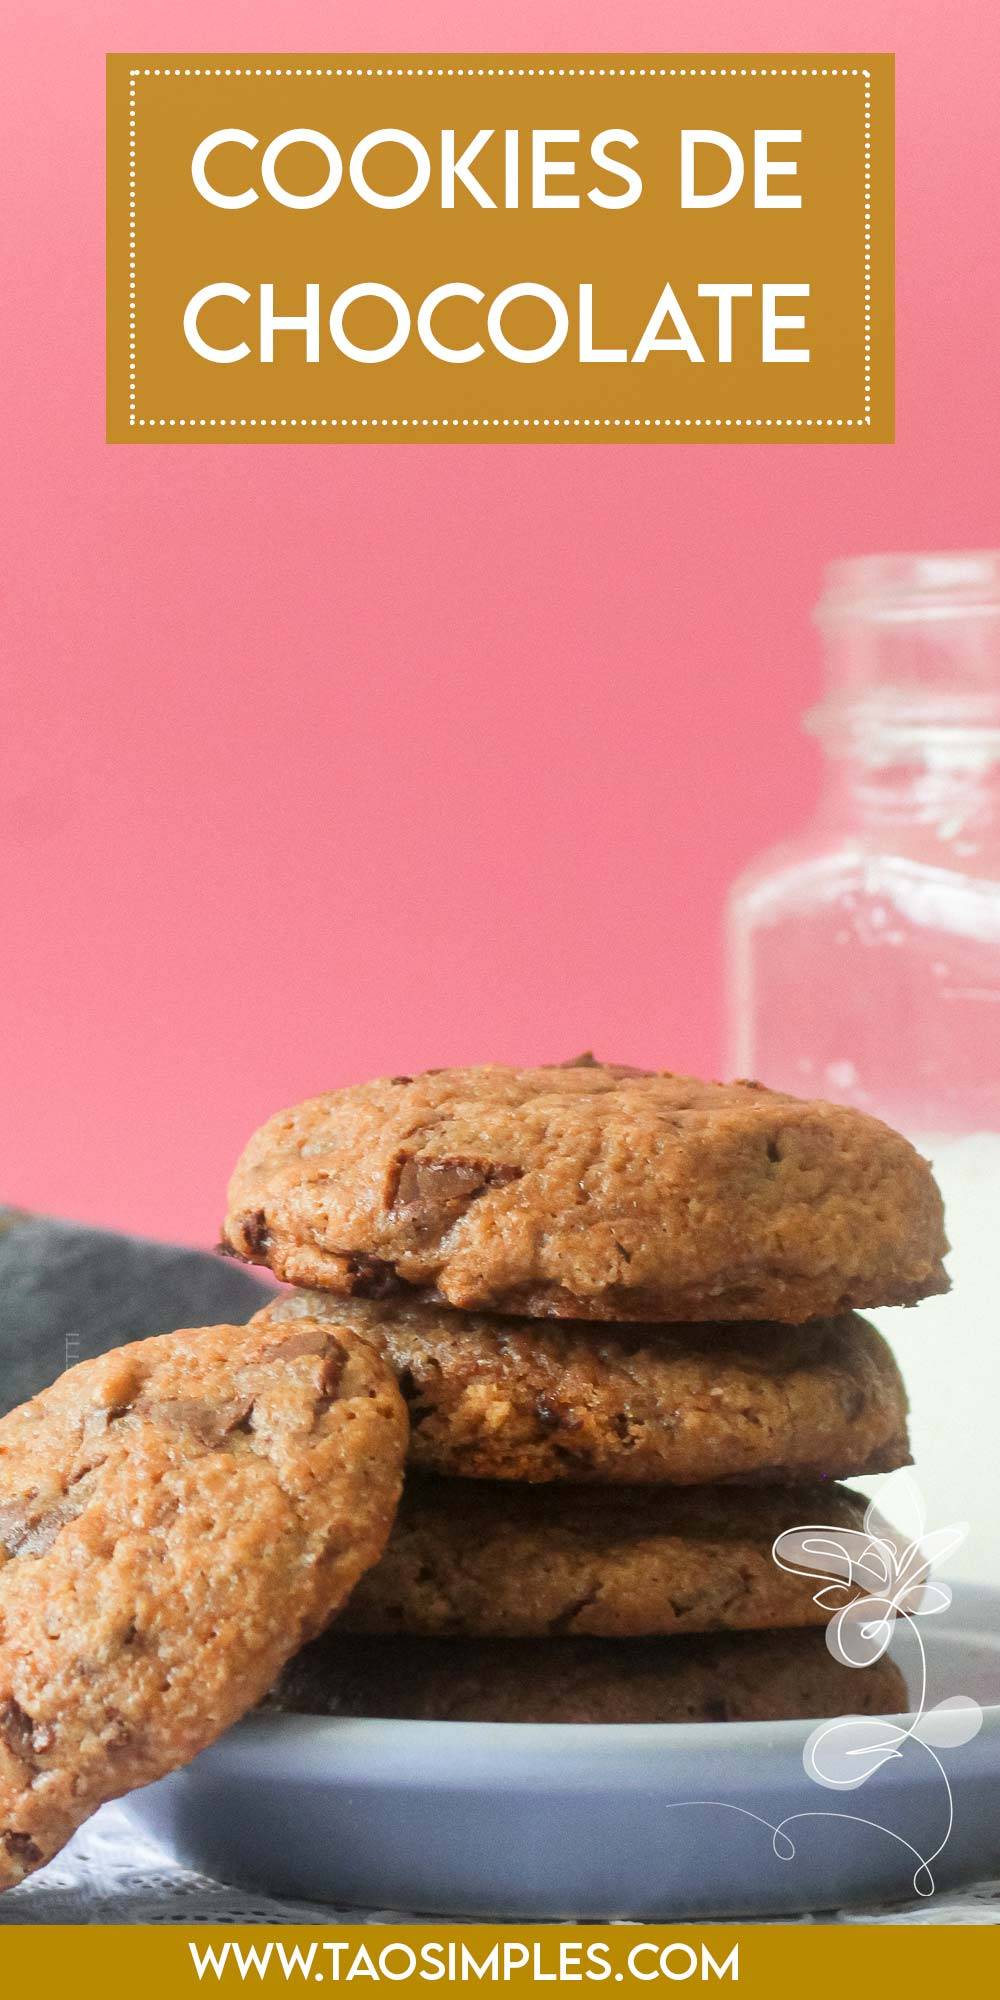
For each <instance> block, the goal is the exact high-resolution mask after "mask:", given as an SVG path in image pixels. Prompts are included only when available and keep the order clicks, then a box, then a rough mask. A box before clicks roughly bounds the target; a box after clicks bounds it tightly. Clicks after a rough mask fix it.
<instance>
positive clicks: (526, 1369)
mask: <svg viewBox="0 0 1000 2000" xmlns="http://www.w3.org/2000/svg"><path fill="white" fill-rule="evenodd" d="M301 1314H306V1315H308V1316H309V1317H312V1318H316V1319H325V1318H329V1319H331V1320H332V1321H334V1322H342V1323H346V1324H347V1325H350V1326H353V1327H356V1329H357V1331H358V1332H359V1333H360V1334H363V1335H364V1336H365V1338H366V1339H370V1340H372V1341H374V1342H375V1344H376V1345H377V1346H378V1347H379V1348H380V1350H381V1352H382V1353H383V1354H384V1355H385V1356H386V1359H387V1360H388V1361H389V1362H390V1363H391V1365H392V1367H393V1369H394V1370H395V1372H396V1375H397V1376H398V1379H399V1383H400V1387H401V1389H402V1391H403V1394H404V1396H405V1397H406V1400H407V1402H408V1404H409V1407H410V1424H411V1441H410V1457H411V1462H412V1463H413V1464H414V1465H416V1466H419V1467H421V1468H422V1469H423V1470H424V1471H427V1472H443V1473H448V1474H450V1475H452V1476H456V1475H457V1476H458V1477H460V1478H464V1479H511V1480H518V1481H527V1482H532V1483H533V1482H539V1481H550V1480H574V1481H577V1480H595V1481H600V1482H602V1483H605V1482H610V1483H611V1484H615V1485H626V1486H633V1485H645V1484H647V1483H649V1484H657V1483H661V1482H666V1483H669V1484H674V1485H680V1486H697V1485H712V1484H715V1483H717V1482H718V1481H719V1480H729V1479H734V1480H741V1481H761V1482H764V1481H772V1482H773V1481H778V1482H779V1483H780V1482H782V1481H785V1482H786V1483H787V1482H789V1481H792V1480H808V1479H813V1478H818V1477H825V1478H834V1479H836V1478H848V1477H850V1476H852V1475H854V1474H857V1473H867V1472H889V1471H891V1470H892V1469H893V1468H894V1467H896V1466H899V1465H908V1464H909V1462H910V1453H909V1445H908V1441H907V1434H906V1391H905V1389H904V1387H903V1383H902V1380H901V1377H900V1374H899V1370H898V1368H897V1366H896V1363H895V1361H894V1360H893V1357H892V1354H891V1352H890V1350H889V1348H888V1346H887V1344H886V1342H885V1341H884V1340H883V1339H882V1336H881V1334H878V1333H876V1331H875V1329H874V1327H872V1326H869V1324H868V1322H867V1321H866V1320H863V1319H858V1318H857V1317H856V1316H855V1315H853V1314H846V1315H844V1316H843V1317H842V1318H840V1319H837V1320H827V1321H823V1322H819V1323H814V1324H813V1325H811V1326H806V1327H783V1326H742V1327H741V1326H732V1325H730V1326H721V1327H708V1326H701V1325H698V1326H693V1327H691V1326H689V1327H647V1326H642V1325H640V1326H631V1327H626V1326H619V1327H614V1328H611V1327H595V1326H571V1325H568V1324H565V1323H564V1324H560V1325H559V1326H552V1325H543V1324H540V1323H539V1322H538V1320H523V1319H522V1320H516V1319H502V1318H500V1317H499V1316H497V1315H489V1314H486V1313H457V1312H449V1311H448V1309H447V1307H443V1306H422V1305H419V1304H417V1303H415V1302H413V1301H411V1300H407V1299H397V1298H394V1299H391V1300H376V1299H341V1298H337V1297H335V1296H333V1295H332V1294H331V1293H329V1292H326V1293H324V1292H310V1291H302V1292H289V1293H286V1294H284V1295H282V1296H281V1297H280V1298H278V1299H276V1300H275V1301H274V1303H273V1304H272V1305H270V1306H267V1307H265V1309H264V1311H263V1313H262V1314H258V1319H259V1320H261V1321H262V1322H264V1323H271V1324H280V1323H282V1322H284V1321H285V1320H288V1319H295V1318H297V1317H298V1316H299V1315H301Z"/></svg>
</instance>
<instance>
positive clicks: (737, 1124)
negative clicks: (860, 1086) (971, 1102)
mask: <svg viewBox="0 0 1000 2000" xmlns="http://www.w3.org/2000/svg"><path fill="white" fill-rule="evenodd" d="M225 1236H226V1240H227V1242H228V1244H229V1245H230V1247H231V1248H232V1249H233V1250H235V1251H236V1252H237V1253H238V1254H239V1255H240V1256H242V1257H246V1258H249V1259H250V1260H251V1261H253V1262H256V1263H263V1264H270V1266H271V1268H272V1270H274V1271H275V1272H276V1273H277V1275H278V1276H279V1277H281V1278H284V1279H286V1280H287V1281H288V1282H289V1283H291V1284H298V1285H313V1286H318V1287H320V1288H321V1289H324V1290H329V1291H333V1292H339V1293H355V1294H358V1293H363V1294H366V1295H368V1296H389V1295H390V1294H392V1293H394V1292H400V1291H403V1292H405V1291H406V1290H407V1289H410V1290H412V1289H416V1290H418V1291H421V1292H423V1293H425V1294H429V1295H433V1296H435V1297H437V1298H439V1299H441V1300H443V1301H445V1303H447V1304H448V1305H450V1306H458V1307H461V1308H463V1309H474V1308H479V1307H483V1308H486V1309H489V1310H493V1311H500V1312H509V1313H523V1314H527V1315H528V1316H530V1317H533V1318H534V1317H542V1318H549V1317H554V1318H568V1319H596V1320H604V1319H607V1320H680V1321H691V1320H732V1319H736V1320H747V1319H750V1320H784V1321H788V1322H798V1321H802V1320H805V1319H810V1318H814V1317H818V1316H821V1315H829V1314H834V1313H838V1312H841V1311H844V1310H845V1309H847V1308H848V1307H854V1306H859V1307H863V1306H874V1305H908V1304H913V1303H914V1302H915V1301H916V1300H918V1299H921V1298H923V1297H925V1296H926V1295H927V1294H928V1293H931V1292H938V1291H942V1290H945V1289H947V1279H946V1277H945V1274H944V1271H943V1269H942V1264H941V1259H942V1256H943V1255H944V1252H945V1249H946V1243H945V1238H944V1231H943V1223H942V1210H941V1201H940V1196H939V1195H938V1192H937V1188H936V1186H935V1184H934V1181H933V1178H932V1176H931V1173H930V1170H929V1168H928V1166H927V1163H926V1161H925V1160H923V1159H921V1157H920V1155H919V1154H918V1153H916V1152H915V1151H914V1149H913V1147H912V1146H911V1145H910V1144H909V1143H908V1141H907V1140H905V1139H903V1138H901V1137H900V1136H899V1134H898V1133H896V1132H893V1131H891V1130H890V1129H889V1127H888V1126H885V1125H882V1124H880V1123H879V1122H878V1121H877V1120H876V1119H874V1118H869V1117H866V1116H865V1115H864V1114H863V1113H861V1112H858V1111H853V1110H848V1109H845V1108H844V1107H842V1106H837V1105H832V1104H822V1103H818V1102H806V1101H803V1100H800V1099H798V1098H793V1097H787V1096H783V1095H781V1094H780V1093H777V1092H772V1091H768V1090H765V1089H763V1088H762V1087H761V1086H760V1085H758V1084H749V1083H733V1084H717V1083H701V1082H698V1081H697V1080H695V1079H692V1078H689V1077H679V1076H672V1075H669V1074H666V1073H658V1074H652V1073H649V1074H647V1073H644V1072H636V1071H634V1070H626V1069H622V1068H616V1067H614V1066H613V1065H604V1064H599V1063H593V1062H589V1063H587V1062H579V1063H577V1064H574V1065H569V1066H560V1065H555V1066H552V1067H549V1068H543V1069H521V1070H517V1069H505V1068H501V1067H499V1066H496V1065H494V1066H488V1067H485V1068H481V1069H455V1070H430V1071H427V1072H426V1073H425V1074H424V1075H422V1076H417V1077H395V1078H381V1079H379V1080H378V1081H376V1082H373V1083H366V1084H361V1085H358V1086H356V1087H354V1088H352V1089H347V1090H340V1091H334V1092H333V1093H331V1094H330V1095H328V1096H325V1097H317V1098H314V1099H312V1100H311V1101H310V1102H308V1103H305V1104H299V1105H296V1106H294V1107H293V1108H292V1109H291V1110H289V1111H283V1112H281V1113H279V1114H278V1116H277V1117H275V1118H272V1119H271V1120H270V1121H269V1122H268V1123H267V1124H266V1125H264V1126H263V1127H262V1128H261V1130H260V1131H259V1132H257V1133H256V1134H255V1135H254V1137H253V1138H252V1139H251V1140H250V1143H249V1145H248V1146H247V1147H246V1150H245V1152H244V1154H243V1157H242V1159H241V1160H240V1162H239V1164H238V1166H237V1168H236V1171H235V1174H234V1176H233V1180H232V1184H231V1187H230V1191H229V1213H228V1216H227V1220H226V1223H225Z"/></svg>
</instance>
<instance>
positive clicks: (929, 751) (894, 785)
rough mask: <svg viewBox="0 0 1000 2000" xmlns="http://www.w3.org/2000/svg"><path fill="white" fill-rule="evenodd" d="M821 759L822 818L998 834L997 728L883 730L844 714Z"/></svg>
mask: <svg viewBox="0 0 1000 2000" xmlns="http://www.w3.org/2000/svg"><path fill="white" fill-rule="evenodd" d="M814 727H816V729H817V734H819V735H820V736H821V737H824V738H825V739H826V740H825V741H824V748H825V750H826V752H827V764H826V773H825V784H824V787H823V791H822V794H821V799H820V814H821V817H822V818H823V819H824V820H825V821H827V822H832V821H836V822H838V823H841V824H842V823H843V822H844V821H845V820H846V821H850V822H853V823H854V824H856V825H860V826H862V827H868V828H872V829H876V828H883V829H884V828H887V827H892V826H897V827H902V826H911V827H926V828H928V829H933V830H936V831H937V832H939V833H940V834H942V836H944V835H948V836H956V837H957V836H960V835H961V833H962V832H963V831H971V830H973V829H979V830H982V829H984V828H985V827H986V826H987V825H995V826H996V827H997V828H998V829H1000V728H998V729H995V730H990V729H985V728H980V729H972V728H965V729H959V728H954V727H952V728H949V727H947V726H940V727H938V728H936V729H932V728H930V727H925V728H922V729H917V728H915V727H913V726H909V727H905V728H904V727H903V726H902V725H897V726H896V727H895V728H889V729H887V728H885V727H884V726H879V725H878V724H877V723H876V722H874V721H873V718H872V717H871V715H870V714H864V713H862V714H860V715H859V714H856V713H855V714H853V715H852V714H851V713H850V711H844V712H842V713H841V714H840V716H839V717H838V727H837V730H836V732H834V733H833V734H832V735H831V734H829V733H828V732H827V730H826V729H824V728H823V727H822V726H819V727H817V726H816V725H815V724H814Z"/></svg>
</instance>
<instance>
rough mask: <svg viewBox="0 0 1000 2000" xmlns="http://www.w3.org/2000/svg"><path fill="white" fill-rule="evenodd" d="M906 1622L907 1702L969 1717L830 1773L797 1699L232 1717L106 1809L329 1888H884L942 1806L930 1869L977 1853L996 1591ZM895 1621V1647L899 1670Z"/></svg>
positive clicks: (515, 1902)
mask: <svg viewBox="0 0 1000 2000" xmlns="http://www.w3.org/2000/svg"><path fill="white" fill-rule="evenodd" d="M921 1625H922V1636H924V1637H925V1639H926V1646H927V1657H928V1669H929V1677H930V1680H929V1692H928V1697H927V1700H928V1703H932V1702H934V1701H937V1700H939V1699H940V1698H942V1697H944V1696H952V1695H958V1694H961V1695H969V1696H973V1697H974V1698H975V1699H976V1700H978V1701H979V1702H980V1703H982V1704H983V1705H984V1707H985V1708H986V1714H985V1720H984V1723H983V1727H982V1729H981V1731H980V1733H979V1734H978V1735H977V1736H975V1737H974V1738H973V1739H972V1740H971V1741H970V1742H966V1743H964V1744H962V1745H961V1746H960V1747H958V1748H954V1749H941V1748H937V1749H935V1750H933V1751H932V1750H931V1749H929V1748H927V1747H925V1745H924V1744H922V1743H920V1742H916V1741H912V1740H911V1741H909V1742H908V1743H905V1744H904V1745H902V1747H901V1753H900V1754H899V1755H898V1756H894V1757H893V1758H892V1759H891V1760H890V1761H888V1762H886V1763H885V1764H883V1766H882V1767H881V1769H879V1770H878V1771H876V1772H875V1773H874V1774H873V1775H872V1776H871V1777H869V1778H868V1779H867V1780H866V1782H865V1783H864V1784H863V1785H862V1786H860V1787H859V1788H858V1789H854V1790H851V1791H848V1792H837V1791H831V1790H828V1789H825V1788H824V1787H821V1786H819V1785H817V1784H816V1783H814V1782H813V1781H812V1780H811V1779H810V1778H808V1777H807V1776H806V1774H805V1771H804V1769H803V1762H802V1752H803V1747H804V1745H805V1743H806V1740H807V1738H808V1737H809V1735H810V1734H811V1732H812V1730H813V1728H814V1727H815V1725H814V1724H811V1723H806V1722H803V1723H798V1722H783V1723H778V1724H770V1723H763V1722H756V1723H711V1724H697V1725H688V1724H684V1725H679V1724H675V1725H655V1726H644V1727H641V1728H640V1727H632V1726H630V1725H623V1724H618V1725H603V1724H602V1725H591V1726H588V1727H579V1726H569V1725H561V1724H560V1725H541V1724H519V1723H499V1724H495V1723H482V1722H452V1723H432V1722H364V1721H346V1720H345V1721H337V1720H333V1721H331V1720H326V1719H319V1718H317V1719H315V1720H312V1719H310V1718H309V1717H303V1716H271V1717H263V1716H255V1717H252V1718H251V1719H250V1720H249V1721H247V1722H244V1723H241V1724H240V1726H239V1727H238V1728H237V1729H234V1730H232V1731H231V1732H230V1733H229V1735H228V1736H226V1737H224V1738H223V1739H222V1741H221V1742H219V1743H217V1744H215V1745H213V1747H212V1748H211V1749H210V1750H206V1751H204V1752H203V1754H202V1755H201V1756H200V1757H198V1758H197V1759H196V1761H195V1762H194V1763H193V1764H192V1765H190V1766H189V1767H188V1769H187V1770H185V1771H178V1772H175V1773H174V1775H173V1776H172V1777H170V1778H165V1779H163V1780H161V1782H160V1783H159V1784H156V1785H153V1786H151V1787H150V1788H149V1789H148V1790H146V1791H143V1792H139V1793H135V1794H133V1796H132V1797H131V1799H130V1800H129V1801H128V1805H129V1810H130V1811H131V1812H132V1813H133V1814H134V1815H135V1817H136V1818H137V1819H139V1820H141V1822H142V1824H143V1825H144V1826H145V1827H146V1828H147V1829H148V1830H149V1831H150V1832H152V1833H153V1834H154V1835H155V1836H156V1837H157V1838H158V1839H159V1840H160V1842H161V1843H162V1844H163V1845H164V1846H165V1847H166V1848H167V1849H168V1850H169V1852H170V1853H172V1854H173V1855H174V1856H175V1857H176V1859H177V1860H178V1861H181V1862H183V1863H184V1864H185V1865H187V1866H188V1867H193V1868H196V1869H199V1870H200V1871H202V1872H203V1873H205V1874H208V1875H211V1876H213V1877H215V1878H216V1879H217V1880H219V1881H222V1882H226V1883H229V1884H233V1885H239V1886H243V1887H247V1888H251V1889H254V1890H257V1891H265V1892H269V1893H270V1894H272V1895H278V1896H284V1897H298V1898H303V1899H307V1900H309V1901H314V1902H315V1901H329V1902H331V1903H335V1904H339V1905H343V1904H356V1905H361V1906H365V1907H368V1908H377V1909H395V1910H408V1911H414V1912H420V1913H428V1914H430V1913H439V1914H452V1915H455V1916H463V1915H476V1916H486V1917H524V1918H529V1917H537V1918H547V1917H574V1918H579V1917H584V1918H587V1917H591V1918H597V1917H633V1918H647V1919H654V1918H666V1919H673V1918H682V1917H732V1916H750V1917H753V1916H765V1915H769V1914H777V1913H779V1912H782V1911H795V1910H806V1909H808V1910H813V1909H815V1910H821V1909H824V1908H827V1909H830V1908H835V1907H840V1906H843V1905H845V1904H851V1903H856V1904H861V1903H871V1902H883V1901H888V1900H895V1899H897V1898H898V1899H906V1898H910V1897H912V1896H913V1893H914V1888H913V1882H914V1874H915V1872H916V1871H917V1869H918V1866H919V1862H920V1859H921V1857H926V1856H930V1855H932V1854H934V1852H935V1850H937V1849H939V1848H940V1847H941V1843H942V1840H944V1838H945V1835H946V1834H947V1830H948V1823H949V1813H950V1809H951V1807H952V1806H953V1810H954V1824H953V1827H952V1830H951V1834H950V1837H949V1838H948V1839H947V1842H946V1844H945V1846H944V1847H943V1849H942V1851H941V1852H940V1853H939V1854H938V1855H937V1858H936V1859H935V1860H934V1861H933V1864H932V1872H933V1879H934V1882H935V1884H936V1886H937V1888H939V1889H943V1888H946V1887H954V1886H956V1885H957V1884H959V1883H962V1882H967V1881H974V1880H976V1879H977V1878H979V1877H982V1876H986V1875H988V1874H991V1873H995V1872H997V1871H998V1870H1000V1812H998V1811H997V1799H998V1797H1000V1705H997V1704H998V1703H1000V1591H994V1590H986V1589H977V1588H973V1587H971V1586H965V1587H962V1588H957V1587H956V1590H955V1600H954V1603H953V1605H952V1606H951V1609H950V1610H949V1611H948V1612H946V1613H945V1614H944V1615H943V1616H941V1617H937V1618H934V1619H926V1620H922V1621H921ZM910 1636H911V1635H910V1634H908V1633H906V1632H905V1631H904V1632H903V1633H902V1634H901V1635H900V1641H899V1642H898V1643H897V1644H896V1645H895V1646H894V1652H895V1654H896V1656H897V1658H898V1659H899V1661H900V1664H901V1665H902V1667H903V1669H904V1671H905V1672H906V1673H907V1677H908V1680H909V1681H910V1684H911V1686H912V1685H913V1684H914V1678H915V1676H914V1669H915V1658H914V1656H913V1649H912V1646H910V1647H908V1646H907V1644H906V1642H907V1640H908V1639H909V1638H910ZM796 1815H804V1817H801V1818H799V1817H795V1816H796ZM790 1819H791V1821H792V1823H791V1824H787V1828H786V1832H785V1833H784V1834H783V1835H782V1834H778V1835H776V1834H775V1831H774V1830H775V1829H776V1828H778V1827H780V1826H782V1823H787V1822H788V1821H789V1820H790ZM776 1847H777V1849H778V1850H779V1852H776V1851H775V1849H776ZM790 1849H793V1850H794V1851H789V1850H790ZM920 1886H921V1887H922V1888H926V1887H927V1881H926V1877H923V1878H921V1884H920Z"/></svg>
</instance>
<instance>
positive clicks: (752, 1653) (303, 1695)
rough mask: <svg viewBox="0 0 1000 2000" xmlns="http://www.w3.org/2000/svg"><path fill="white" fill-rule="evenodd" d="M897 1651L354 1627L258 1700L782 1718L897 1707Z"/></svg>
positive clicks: (424, 1709)
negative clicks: (355, 1631) (369, 1635)
mask: <svg viewBox="0 0 1000 2000" xmlns="http://www.w3.org/2000/svg"><path fill="white" fill-rule="evenodd" d="M906 1705H907V1695H906V1686H905V1683H904V1681H903V1677H902V1675H901V1673H900V1671H899V1668H898V1667H897V1666H896V1665H895V1663H894V1661H892V1660H890V1659H888V1658H885V1659H882V1660H879V1662H878V1664H877V1665H876V1666H874V1667H866V1668H864V1669H863V1670H856V1669H852V1668H850V1667H843V1666H841V1665H840V1663H839V1661H837V1660H835V1659H833V1658H832V1657H831V1655H830V1654H829V1653H828V1651H827V1648H826V1641H825V1639H824V1636H823V1634H822V1632H739V1633H731V1632H720V1633H714V1634H712V1635H710V1636H709V1637H705V1638H690V1639H364V1638H355V1637H352V1636H351V1635H350V1634H347V1633H342V1632H341V1631H340V1629H339V1627H335V1628H334V1629H333V1631H331V1632H327V1633H326V1634H325V1636H324V1637H323V1638H322V1639H320V1640H318V1641H317V1643H316V1644H315V1645H314V1646H307V1647H306V1649H305V1651H304V1652H302V1653H300V1654H299V1655H298V1657H297V1659H294V1660H292V1661H291V1662H290V1664H289V1665H288V1666H287V1667H286V1668H285V1671H284V1673H283V1675H282V1677H281V1679H280V1681H279V1682H278V1685H277V1687H276V1688H275V1689H274V1691H273V1693H272V1694H271V1695H270V1696H269V1698H268V1702H267V1708H268V1709H269V1710H273V1709H281V1710H286V1711H291V1712H294V1713H296V1714H305V1715H357V1716H383V1717H392V1716H395V1717H400V1718H404V1719H405V1718H413V1719H415V1720H417V1721H420V1722H591V1723H592V1722H632V1723H635V1722H782V1721H785V1720H794V1719H797V1718H800V1717H814V1716H824V1715H847V1714H849V1715H894V1714H898V1713H899V1712H900V1711H902V1710H905V1708H906Z"/></svg>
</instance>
